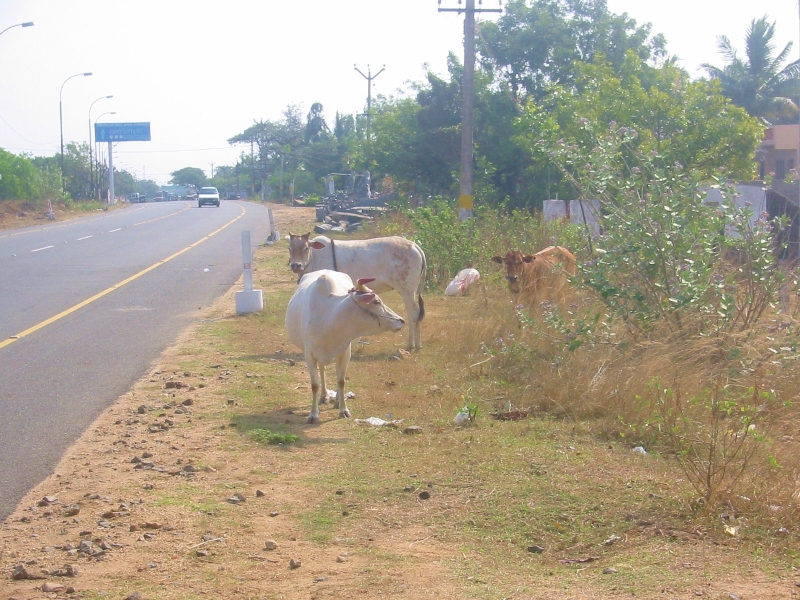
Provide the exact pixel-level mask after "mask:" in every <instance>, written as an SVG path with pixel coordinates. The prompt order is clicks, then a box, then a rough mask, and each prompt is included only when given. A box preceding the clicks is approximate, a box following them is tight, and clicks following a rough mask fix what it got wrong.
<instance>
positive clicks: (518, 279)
mask: <svg viewBox="0 0 800 600" xmlns="http://www.w3.org/2000/svg"><path fill="white" fill-rule="evenodd" d="M492 260H493V261H494V262H496V263H499V264H501V265H504V266H505V269H506V279H507V280H508V291H509V292H511V293H512V294H517V295H518V296H519V300H520V302H522V303H523V304H526V305H528V306H529V307H534V306H536V305H537V304H538V303H540V302H542V301H545V300H547V301H551V302H555V303H558V304H561V303H563V301H564V298H565V296H566V293H567V289H568V286H569V279H568V276H569V275H575V273H576V271H577V263H576V261H575V256H574V255H573V254H572V252H570V251H569V250H567V249H566V248H562V247H561V246H549V247H547V248H545V249H544V250H540V251H539V252H537V253H536V254H523V253H522V252H520V251H519V250H509V251H508V252H506V255H505V256H493V257H492Z"/></svg>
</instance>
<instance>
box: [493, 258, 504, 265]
mask: <svg viewBox="0 0 800 600" xmlns="http://www.w3.org/2000/svg"><path fill="white" fill-rule="evenodd" d="M492 262H496V263H500V264H501V265H502V264H503V257H502V256H493V257H492Z"/></svg>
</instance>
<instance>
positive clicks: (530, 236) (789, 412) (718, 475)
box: [382, 123, 800, 523]
mask: <svg viewBox="0 0 800 600" xmlns="http://www.w3.org/2000/svg"><path fill="white" fill-rule="evenodd" d="M584 133H585V135H586V139H585V140H583V141H582V143H580V144H578V143H574V144H570V143H567V142H564V141H559V142H555V143H552V144H544V145H543V148H544V149H545V150H546V151H547V152H548V153H549V155H550V156H551V158H552V160H553V161H555V162H556V163H557V164H559V165H561V166H562V168H563V173H564V176H565V177H566V178H568V179H569V180H570V181H571V183H572V184H573V185H574V186H575V188H576V189H578V190H580V191H581V195H582V197H584V198H594V199H598V200H599V202H600V204H601V207H602V215H601V217H600V224H601V227H602V235H601V236H600V237H598V238H597V239H594V240H592V245H591V250H593V253H592V252H590V248H589V246H588V244H586V243H584V242H583V238H582V232H581V231H580V229H577V228H574V227H571V226H569V225H562V224H560V223H545V222H544V221H543V220H542V219H541V215H538V214H529V213H523V212H515V211H508V212H506V211H503V210H498V209H478V210H477V211H476V216H475V218H473V219H469V220H467V221H464V222H459V221H458V219H457V210H456V208H455V206H454V204H453V203H450V202H447V201H445V200H442V199H435V200H433V201H431V202H429V203H428V204H427V205H426V206H425V207H423V208H420V209H417V210H416V211H405V212H403V213H402V214H400V215H398V216H397V218H396V219H395V220H394V221H389V222H385V223H383V224H382V227H383V231H385V232H386V233H393V232H397V233H400V232H402V233H405V234H408V235H409V237H413V239H415V240H416V241H417V242H419V243H420V244H421V245H422V247H423V248H424V250H425V252H426V255H427V257H428V264H429V279H428V282H429V285H431V286H443V285H444V284H446V283H447V281H449V279H450V278H451V277H452V276H453V274H454V273H455V272H457V271H458V270H460V269H462V268H464V267H466V266H474V267H475V268H477V269H478V270H479V271H481V273H482V274H484V273H486V274H490V276H489V277H486V278H482V282H484V285H485V287H484V289H485V290H486V292H487V297H486V302H485V303H484V304H483V305H482V306H481V307H480V309H479V310H478V312H476V313H475V314H471V315H469V316H468V319H469V323H470V326H469V327H468V328H464V331H463V333H460V334H457V335H450V334H448V344H452V345H453V346H459V345H460V346H461V349H462V350H461V352H462V355H463V356H464V357H465V360H467V361H469V363H468V366H469V367H474V366H475V365H480V375H479V381H480V382H482V385H485V386H487V389H486V391H485V392H484V394H485V395H486V397H489V398H494V397H496V398H502V400H500V401H499V402H501V403H502V404H503V406H500V405H499V404H498V406H495V407H494V408H495V409H496V410H497V411H501V410H505V409H508V408H509V406H510V404H511V403H510V402H509V401H508V399H507V398H508V396H507V395H506V394H505V393H504V392H505V390H507V389H509V388H512V389H514V390H515V392H514V395H513V404H514V406H515V407H518V408H523V409H524V411H523V412H525V413H526V414H528V411H529V410H533V411H539V412H547V413H550V414H552V415H556V416H559V417H561V418H568V419H581V420H585V421H586V422H587V423H589V424H591V425H589V426H591V427H594V428H596V432H597V434H598V435H600V436H603V437H606V436H607V437H609V438H612V439H616V440H619V441H622V442H623V443H628V444H630V445H631V446H632V447H633V446H637V445H643V446H646V447H647V448H648V451H650V452H661V453H664V454H667V455H672V456H674V457H675V458H676V460H677V461H678V463H679V465H680V466H681V467H682V469H683V471H684V473H685V474H686V480H687V482H689V484H690V485H691V490H687V495H690V496H691V498H687V499H691V500H692V506H693V507H694V508H700V507H705V508H707V509H710V508H714V507H718V506H725V507H727V508H728V509H729V510H731V511H734V512H738V511H744V512H748V513H749V514H760V515H762V516H763V517H764V518H766V519H775V520H776V522H781V523H784V522H785V521H784V519H786V518H794V519H797V518H799V517H800V514H799V513H798V493H799V491H798V483H797V482H798V481H800V453H798V441H797V440H795V437H796V434H795V432H794V430H795V429H796V427H794V423H796V421H797V419H798V417H800V414H798V409H797V407H796V406H795V404H794V397H795V396H796V389H797V387H798V384H799V383H800V366H799V364H800V348H799V347H798V342H797V339H798V336H800V323H798V322H797V321H796V320H795V318H794V315H795V314H796V313H797V310H798V301H797V292H796V290H797V286H796V281H795V280H796V276H795V273H792V272H787V271H785V270H782V269H781V268H779V267H778V264H777V261H776V259H775V251H776V248H775V247H774V242H773V231H774V229H775V227H776V226H779V227H782V226H784V225H785V224H780V223H777V224H776V223H774V222H769V221H767V220H766V218H765V217H764V216H763V215H753V214H752V210H751V208H750V207H746V206H745V207H737V206H736V204H735V203H734V202H733V201H732V198H733V193H734V189H733V187H732V186H729V185H727V184H726V182H725V180H724V178H723V177H722V176H720V177H719V178H718V180H717V181H715V182H708V181H703V180H701V179H700V178H699V177H698V176H697V175H696V174H695V173H692V172H688V171H685V170H684V169H683V168H682V167H681V165H669V164H664V163H663V161H662V160H661V159H660V157H659V156H658V155H657V154H654V153H649V154H642V153H639V152H638V151H637V150H636V148H635V147H634V145H633V144H631V143H630V141H631V138H632V137H633V136H635V135H636V132H635V131H632V130H629V129H624V128H622V129H617V128H614V127H613V126H612V127H611V128H610V129H608V130H607V131H603V132H602V133H600V134H598V135H596V134H595V132H594V131H593V130H592V128H591V126H590V124H588V123H586V124H585V129H584ZM587 140H589V141H591V142H592V143H588V142H587ZM709 183H713V184H715V185H718V186H719V189H720V192H721V195H722V198H723V201H722V202H721V204H720V205H719V206H710V205H706V204H705V203H704V202H703V201H704V198H705V192H704V189H706V186H708V185H709ZM756 217H758V218H756ZM556 243H557V244H560V245H564V246H567V247H570V248H574V249H575V253H576V255H578V256H579V266H580V268H579V274H578V276H577V277H576V278H575V279H574V281H573V284H574V286H573V288H574V290H575V294H574V297H573V299H572V301H571V303H570V305H569V307H568V309H567V310H557V309H555V307H552V306H546V305H542V306H539V307H534V309H532V310H526V309H524V308H522V307H519V306H515V305H514V303H513V301H512V302H508V301H507V299H508V292H507V290H506V288H505V282H504V281H502V279H501V277H500V276H499V275H498V274H497V269H496V266H495V267H494V268H493V267H492V266H491V265H490V264H489V259H490V257H491V256H492V255H493V254H497V253H499V252H502V251H505V250H506V249H509V248H519V249H522V250H526V251H534V250H537V249H540V248H541V247H544V246H547V245H551V244H556ZM777 250H779V249H777ZM492 273H494V274H495V275H494V276H492V275H491V274H492Z"/></svg>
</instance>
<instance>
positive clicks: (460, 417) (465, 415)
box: [453, 408, 469, 425]
mask: <svg viewBox="0 0 800 600" xmlns="http://www.w3.org/2000/svg"><path fill="white" fill-rule="evenodd" d="M467 422H469V412H468V411H467V410H466V409H464V408H462V409H461V410H460V411H458V413H457V414H456V418H455V419H453V423H455V424H456V425H463V424H464V423H467Z"/></svg>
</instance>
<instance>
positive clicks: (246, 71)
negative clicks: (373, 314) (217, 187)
mask: <svg viewBox="0 0 800 600" xmlns="http://www.w3.org/2000/svg"><path fill="white" fill-rule="evenodd" d="M441 2H442V3H441V6H442V7H443V8H444V7H447V8H453V7H457V6H458V0H441ZM607 2H608V9H609V10H610V11H611V12H612V13H616V14H622V13H627V14H628V16H630V17H631V18H633V19H635V20H636V21H637V23H639V24H643V23H648V22H649V23H651V24H652V33H654V34H655V33H663V34H664V35H665V37H666V38H667V50H668V52H669V53H670V54H673V55H677V56H678V57H679V64H680V65H681V66H682V67H684V68H685V69H686V70H687V71H688V72H689V74H690V75H691V76H692V77H700V76H702V75H703V74H704V72H703V71H702V70H701V69H700V68H699V67H700V64H702V63H711V64H714V65H716V66H720V67H722V66H724V63H723V61H722V58H721V57H720V55H719V52H718V50H717V46H716V44H717V37H718V36H719V35H727V36H728V37H729V38H730V40H731V42H732V43H733V45H734V47H736V48H738V49H739V50H740V54H742V55H743V54H744V36H745V32H746V30H747V27H748V26H749V24H750V22H751V21H752V20H753V19H756V18H760V17H762V16H764V15H767V17H768V18H769V20H770V21H775V22H776V23H777V35H776V40H777V46H778V49H779V50H780V49H783V47H784V46H785V44H786V43H788V42H793V43H794V46H793V49H792V54H791V59H792V60H793V59H796V58H798V55H799V54H800V53H799V52H798V43H797V40H798V37H800V18H799V17H798V14H799V12H800V11H799V10H798V4H797V0H762V1H761V2H759V3H758V4H755V3H750V2H730V0H724V1H723V0H692V1H690V0H671V1H670V2H655V1H653V0H607ZM483 7H484V8H498V7H502V4H501V3H499V2H498V1H497V0H484V1H483ZM437 9H438V4H437V0H402V1H390V0H280V1H278V0H226V1H225V2H213V3H212V2H203V1H202V0H136V1H131V0H0V31H2V30H4V29H5V28H7V27H11V26H13V25H16V24H18V23H23V22H28V21H33V22H34V26H33V27H25V28H23V27H11V28H10V29H8V30H6V31H4V32H2V33H0V148H3V149H5V150H7V151H9V152H12V153H14V154H23V153H24V154H30V155H34V156H39V155H42V156H52V155H54V154H57V153H58V152H59V149H60V140H61V133H62V130H63V138H64V143H65V144H67V143H71V142H76V143H87V142H88V141H89V135H90V131H91V135H92V136H94V129H93V124H94V123H95V122H98V121H99V122H101V123H141V122H148V123H150V131H151V141H149V142H120V143H118V144H116V145H115V146H114V151H113V152H114V154H113V156H114V166H115V167H116V168H117V169H125V170H126V171H128V172H130V173H132V174H133V175H134V176H136V177H137V178H140V179H152V180H154V181H156V182H157V183H159V184H161V185H164V184H167V183H168V181H169V179H170V178H171V175H170V174H171V173H172V172H173V171H177V170H178V169H182V168H184V167H196V168H200V169H203V171H204V172H205V173H206V175H207V176H211V175H212V171H213V170H214V169H216V168H217V167H218V166H223V165H233V164H235V162H236V160H237V158H238V157H239V155H240V154H241V153H243V152H245V153H248V152H249V150H250V149H249V146H247V147H245V146H244V145H234V146H231V145H230V144H228V142H227V140H228V139H230V138H232V137H234V136H235V135H237V134H239V133H241V132H243V131H244V130H245V129H247V128H248V127H250V126H251V125H252V124H253V123H255V122H257V121H260V120H272V121H278V120H280V119H281V118H282V113H283V111H284V109H285V108H286V107H287V106H288V105H290V104H293V105H297V106H300V107H301V108H302V112H303V114H306V113H307V111H308V109H309V108H310V107H311V105H312V104H313V103H315V102H319V103H321V104H322V106H323V107H324V114H325V117H326V120H327V121H328V124H329V125H333V122H334V118H335V115H336V113H337V112H339V113H346V114H353V113H363V112H364V111H365V109H366V103H367V92H368V85H369V82H368V79H366V78H365V77H364V75H367V76H371V77H372V96H373V98H374V97H376V96H377V95H384V96H395V97H399V96H402V95H404V94H409V91H408V90H409V84H410V83H413V82H421V81H423V80H424V75H425V70H426V67H427V68H430V69H431V70H432V71H433V72H435V73H437V74H441V75H445V74H446V72H447V70H446V60H447V55H448V52H451V51H452V52H455V53H456V54H457V55H458V56H459V57H463V16H458V15H457V14H456V13H452V12H442V13H440V12H438V10H437ZM478 18H479V19H484V20H489V19H496V18H497V15H496V14H495V13H484V14H482V15H479V17H478ZM356 66H357V67H358V68H359V69H360V71H361V73H363V75H362V74H361V73H359V72H358V71H356V70H355V68H354V67H356ZM87 72H90V73H92V75H91V76H83V75H79V76H76V77H73V75H76V74H82V73H87ZM109 95H111V96H113V98H106V96H109ZM111 112H113V113H115V114H108V113H111ZM59 113H61V118H59ZM101 147H102V149H103V151H105V148H106V144H102V145H101Z"/></svg>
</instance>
